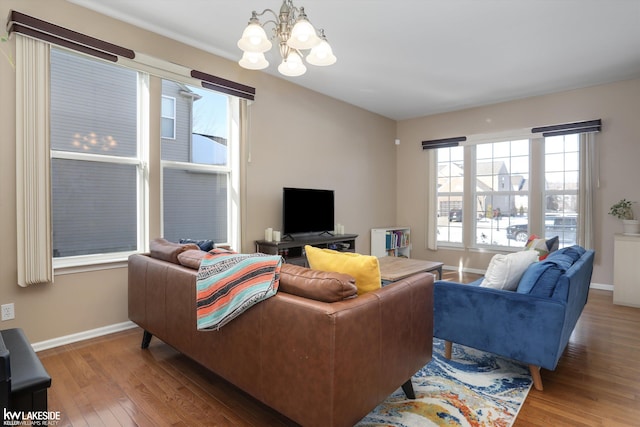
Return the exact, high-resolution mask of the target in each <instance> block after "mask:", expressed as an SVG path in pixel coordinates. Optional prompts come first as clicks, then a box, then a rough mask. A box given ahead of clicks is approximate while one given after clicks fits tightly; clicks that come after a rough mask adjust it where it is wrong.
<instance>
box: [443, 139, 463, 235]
mask: <svg viewBox="0 0 640 427" xmlns="http://www.w3.org/2000/svg"><path fill="white" fill-rule="evenodd" d="M437 156H438V166H437V168H438V187H437V192H438V196H437V197H438V201H437V209H438V213H437V216H438V228H437V237H438V241H439V242H449V243H462V224H463V218H462V210H463V209H462V208H463V199H464V149H463V147H448V148H438V149H437Z"/></svg>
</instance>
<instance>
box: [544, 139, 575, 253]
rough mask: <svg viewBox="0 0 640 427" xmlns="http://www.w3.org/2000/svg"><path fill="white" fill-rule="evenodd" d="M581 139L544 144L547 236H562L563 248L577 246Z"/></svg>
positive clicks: (548, 141)
mask: <svg viewBox="0 0 640 427" xmlns="http://www.w3.org/2000/svg"><path fill="white" fill-rule="evenodd" d="M579 138H580V135H578V134H573V135H562V136H553V137H547V138H545V141H544V148H545V149H544V170H545V174H544V178H545V179H544V182H545V183H544V212H545V235H546V236H548V237H552V236H558V238H559V240H560V246H561V247H562V246H571V245H574V244H576V239H577V235H576V234H577V230H578V217H579V214H578V210H579V209H578V182H579V176H580V148H579V147H580V144H579Z"/></svg>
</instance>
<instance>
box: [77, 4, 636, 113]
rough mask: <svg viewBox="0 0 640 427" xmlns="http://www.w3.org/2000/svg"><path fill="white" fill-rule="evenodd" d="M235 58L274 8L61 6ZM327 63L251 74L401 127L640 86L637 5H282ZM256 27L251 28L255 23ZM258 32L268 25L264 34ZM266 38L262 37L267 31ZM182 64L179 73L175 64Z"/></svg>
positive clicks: (273, 66) (271, 55)
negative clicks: (533, 99) (633, 83)
mask: <svg viewBox="0 0 640 427" xmlns="http://www.w3.org/2000/svg"><path fill="white" fill-rule="evenodd" d="M68 1H70V2H72V3H76V4H79V5H81V6H85V7H87V8H90V9H94V10H95V11H97V12H100V13H103V14H105V15H109V16H112V17H114V18H116V19H119V20H122V21H125V22H128V23H131V24H133V25H136V26H138V27H142V28H145V29H147V30H150V31H153V32H156V33H161V34H163V35H165V36H167V37H170V38H172V39H175V40H178V41H181V42H184V43H186V44H189V45H193V46H195V47H198V48H200V49H203V50H206V51H209V52H211V53H214V54H216V55H219V56H222V57H224V58H228V59H231V60H234V61H237V60H238V59H240V57H241V51H240V50H239V49H238V47H237V46H236V42H237V41H238V39H239V38H240V36H241V34H242V31H243V29H244V27H245V26H246V24H247V21H248V20H249V18H250V17H251V11H252V10H256V11H258V12H261V11H262V10H264V9H265V8H270V9H274V10H276V11H277V10H278V9H279V8H280V5H281V4H282V3H281V0H243V1H239V0H135V1H133V0H68ZM294 5H295V6H298V7H299V6H303V7H304V8H305V11H306V13H307V15H308V18H309V20H310V21H311V23H312V24H314V26H315V27H316V28H318V29H319V28H323V29H325V32H326V35H327V39H328V40H329V42H330V43H331V46H332V47H333V51H334V54H335V55H336V56H337V57H338V62H337V63H336V64H334V65H332V66H329V67H314V66H313V65H309V66H308V71H307V73H306V74H305V75H303V76H300V77H284V76H282V75H280V74H279V73H278V72H277V65H278V63H279V60H278V58H276V56H275V54H277V50H276V48H275V47H274V48H272V49H271V51H270V52H268V53H267V55H266V56H267V60H269V62H270V63H271V65H270V66H269V67H268V68H267V69H265V70H263V71H253V72H266V73H269V74H273V75H275V76H278V77H280V78H283V79H287V80H290V81H291V82H293V83H295V84H299V85H301V86H304V87H307V88H309V89H312V90H315V91H317V92H320V93H323V94H326V95H328V96H331V97H333V98H337V99H340V100H342V101H345V102H348V103H350V104H353V105H356V106H358V107H361V108H364V109H366V110H369V111H372V112H375V113H378V114H380V115H382V116H385V117H388V118H391V119H395V120H402V119H408V118H413V117H421V116H426V115H431V114H436V113H442V112H447V111H454V110H459V109H464V108H469V107H476V106H481V105H487V104H494V103H497V102H502V101H508V100H512V99H518V98H525V97H530V96H536V95H542V94H547V93H553V92H558V91H562V90H568V89H576V88H581V87H587V86H593V85H596V84H602V83H607V82H612V81H617V80H624V79H630V78H636V77H640V0H517V1H516V0H294ZM264 21H265V19H262V22H264ZM269 28H270V27H269ZM268 33H269V31H268ZM184 65H188V64H184Z"/></svg>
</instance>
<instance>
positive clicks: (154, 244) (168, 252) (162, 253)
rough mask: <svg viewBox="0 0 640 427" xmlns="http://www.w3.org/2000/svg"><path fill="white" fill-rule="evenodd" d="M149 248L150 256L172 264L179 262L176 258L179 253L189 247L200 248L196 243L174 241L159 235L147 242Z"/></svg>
mask: <svg viewBox="0 0 640 427" xmlns="http://www.w3.org/2000/svg"><path fill="white" fill-rule="evenodd" d="M149 249H150V250H151V258H156V259H160V260H162V261H167V262H171V263H173V264H180V261H179V260H178V255H179V254H181V253H182V252H184V251H186V250H189V249H197V250H199V249H200V248H199V247H198V245H196V244H193V243H186V244H180V243H174V242H170V241H168V240H166V239H163V238H161V237H159V238H157V239H153V240H152V241H151V242H149Z"/></svg>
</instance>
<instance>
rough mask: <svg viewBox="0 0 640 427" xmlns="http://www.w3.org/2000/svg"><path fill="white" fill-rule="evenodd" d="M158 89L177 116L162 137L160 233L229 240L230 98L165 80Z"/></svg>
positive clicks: (171, 236) (173, 237)
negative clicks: (167, 135)
mask: <svg viewBox="0 0 640 427" xmlns="http://www.w3.org/2000/svg"><path fill="white" fill-rule="evenodd" d="M162 91H163V97H164V99H166V98H168V97H174V98H173V99H175V101H176V102H175V107H176V118H177V120H176V121H177V126H176V129H177V132H176V135H175V140H170V139H166V138H163V139H162V154H161V157H162V171H163V172H162V176H163V177H162V186H163V189H162V203H163V210H162V212H163V228H164V230H163V234H164V236H165V238H166V239H168V240H171V241H179V240H180V239H183V238H188V239H196V240H203V239H211V240H213V241H214V242H215V243H229V242H230V241H231V238H230V236H229V229H230V227H231V226H232V225H233V223H234V222H235V219H233V215H232V213H231V212H232V206H233V203H232V201H231V194H232V192H231V191H230V188H231V179H232V167H231V155H232V153H231V152H230V148H231V149H235V148H236V147H237V144H233V142H232V141H230V139H229V135H230V131H229V128H230V122H231V121H230V105H231V103H232V98H231V97H229V96H226V95H223V94H220V93H216V92H213V91H210V90H206V89H201V88H196V87H192V86H188V85H184V84H181V83H178V82H174V81H170V80H163V82H162Z"/></svg>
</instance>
